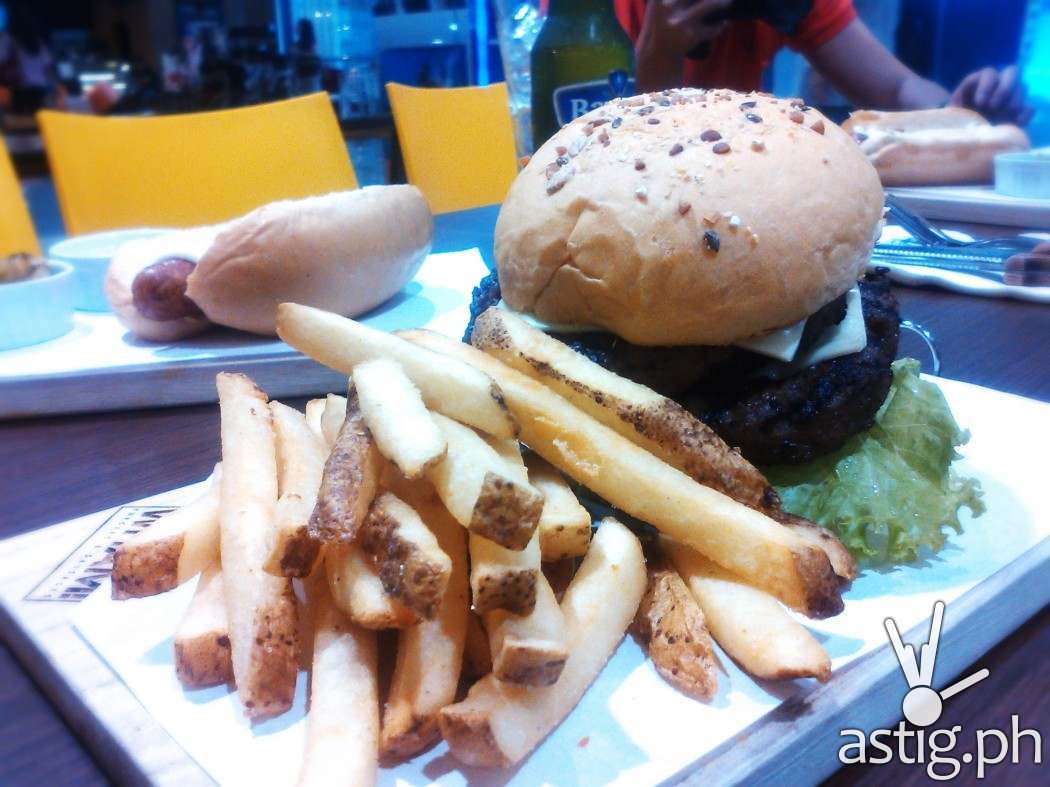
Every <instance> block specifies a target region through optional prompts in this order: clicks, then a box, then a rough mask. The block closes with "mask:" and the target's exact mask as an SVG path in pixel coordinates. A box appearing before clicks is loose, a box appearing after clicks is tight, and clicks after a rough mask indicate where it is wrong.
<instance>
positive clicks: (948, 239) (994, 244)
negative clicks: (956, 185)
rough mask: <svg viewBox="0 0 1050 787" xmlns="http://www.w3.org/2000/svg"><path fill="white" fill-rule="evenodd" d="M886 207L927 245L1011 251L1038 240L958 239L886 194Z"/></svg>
mask: <svg viewBox="0 0 1050 787" xmlns="http://www.w3.org/2000/svg"><path fill="white" fill-rule="evenodd" d="M886 208H887V209H888V211H889V215H890V216H892V217H893V218H894V219H896V221H897V223H898V224H900V225H901V226H902V227H904V229H906V230H907V231H908V232H909V233H911V235H912V236H913V237H914V238H916V239H917V240H919V241H922V242H923V243H925V244H927V245H929V246H953V247H956V248H971V249H976V248H982V247H983V248H989V247H990V248H999V249H1010V250H1011V251H1031V250H1032V249H1034V248H1035V247H1036V246H1037V245H1038V244H1039V242H1040V241H1038V240H1036V239H1034V238H1025V237H1022V236H1021V235H1014V236H1012V237H1003V238H984V239H983V240H959V239H958V238H953V237H952V236H951V235H949V234H948V233H946V232H945V231H944V230H942V229H940V228H938V227H935V226H933V225H932V224H930V222H928V221H926V219H924V218H923V217H922V216H920V215H919V214H917V213H913V212H912V211H911V210H909V209H908V208H906V207H904V205H903V204H902V203H901V202H900V200H898V199H897V198H896V197H894V196H893V195H892V194H887V195H886Z"/></svg>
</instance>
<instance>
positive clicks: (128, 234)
mask: <svg viewBox="0 0 1050 787" xmlns="http://www.w3.org/2000/svg"><path fill="white" fill-rule="evenodd" d="M166 231H167V230H159V229H134V230H113V231H112V232H97V233H94V234H92V235H77V236H76V237H73V238H67V239H66V240H63V241H59V242H58V243H56V244H55V245H54V246H52V247H51V248H50V249H49V250H48V257H49V258H50V259H52V260H57V261H59V262H68V263H69V264H70V265H72V266H73V269H74V270H75V271H76V280H77V300H76V307H77V308H78V309H80V310H81V311H87V312H108V311H112V310H111V309H110V308H109V302H108V301H107V300H106V294H105V292H103V289H102V286H103V283H104V282H105V280H106V270H107V269H108V268H109V261H110V260H111V259H112V258H113V255H114V254H115V253H116V251H117V249H119V248H120V246H121V245H122V244H124V243H127V242H128V241H129V240H138V239H140V238H151V237H153V236H154V235H158V234H160V233H162V232H166Z"/></svg>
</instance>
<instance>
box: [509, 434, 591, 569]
mask: <svg viewBox="0 0 1050 787" xmlns="http://www.w3.org/2000/svg"><path fill="white" fill-rule="evenodd" d="M525 466H526V467H527V468H528V469H529V481H530V482H531V483H532V485H533V486H534V487H536V488H537V489H538V490H540V494H542V495H543V512H542V513H541V514H540V523H539V531H540V554H541V555H542V556H543V562H544V563H547V562H550V561H553V560H563V559H565V558H568V557H581V556H583V555H585V554H587V545H588V544H590V543H591V515H590V514H589V513H588V512H587V509H586V508H584V507H583V506H582V505H580V501H579V500H577V499H576V495H574V494H573V493H572V490H571V489H570V488H569V484H568V483H567V482H566V481H565V478H564V477H562V475H561V473H559V472H558V471H557V470H555V469H554V468H553V467H551V465H550V463H549V462H547V461H546V460H545V459H543V457H541V456H539V455H538V454H534V453H532V452H531V451H530V452H529V453H528V454H527V455H526V457H525Z"/></svg>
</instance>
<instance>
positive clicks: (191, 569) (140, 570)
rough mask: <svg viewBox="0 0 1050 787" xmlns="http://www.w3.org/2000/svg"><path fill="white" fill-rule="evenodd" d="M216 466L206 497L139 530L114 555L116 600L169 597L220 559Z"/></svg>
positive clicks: (203, 495) (217, 476)
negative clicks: (158, 596) (166, 592)
mask: <svg viewBox="0 0 1050 787" xmlns="http://www.w3.org/2000/svg"><path fill="white" fill-rule="evenodd" d="M221 472H222V471H221V466H219V465H216V467H215V471H214V472H213V473H212V476H211V480H210V482H209V483H208V488H207V490H205V492H204V494H202V495H201V496H200V497H198V498H197V499H196V500H193V501H192V502H190V503H187V504H186V505H184V506H182V507H181V508H177V509H175V510H174V511H172V512H171V513H170V514H166V515H165V516H163V517H161V518H160V519H158V520H157V521H156V522H154V523H153V524H152V525H150V526H149V527H148V528H146V529H145V530H140V531H139V532H138V533H136V534H135V535H134V536H132V537H131V538H129V539H128V540H127V541H125V542H124V543H123V544H121V545H120V546H118V547H117V549H116V551H115V552H114V553H113V570H112V573H111V576H112V593H113V598H115V599H125V598H141V597H143V596H153V595H156V594H157V593H164V592H165V591H168V590H171V589H172V588H175V587H177V586H179V585H181V584H182V583H183V582H185V581H186V580H188V579H190V578H192V577H195V576H196V575H197V574H199V573H200V572H201V571H203V570H204V569H205V568H207V567H208V565H209V564H210V563H211V562H212V561H214V560H217V559H218V557H219V478H220V476H221Z"/></svg>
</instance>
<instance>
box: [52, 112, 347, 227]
mask: <svg viewBox="0 0 1050 787" xmlns="http://www.w3.org/2000/svg"><path fill="white" fill-rule="evenodd" d="M37 117H38V119H39V122H40V129H41V132H42V133H43V136H44V144H45V146H46V148H47V157H48V162H49V163H50V166H51V175H52V177H53V178H54V181H55V191H56V192H57V194H58V202H59V206H60V207H61V209H62V218H63V219H64V220H65V224H66V232H68V233H69V234H70V235H79V234H81V233H84V232H96V231H99V230H107V229H115V228H121V227H135V226H173V227H184V226H192V225H196V224H209V223H212V222H217V221H224V220H226V219H230V218H233V217H234V216H239V215H241V214H243V213H246V212H247V211H249V210H251V209H253V208H256V207H258V206H260V205H263V204H265V203H267V202H272V201H274V200H277V199H291V198H296V197H305V196H308V195H311V194H323V193H326V192H329V191H337V190H343V189H353V188H357V177H356V175H355V174H354V168H353V165H352V164H351V162H350V156H349V154H348V153H347V150H346V144H345V142H344V141H343V135H342V132H341V131H340V130H339V123H338V121H337V120H336V116H335V112H333V111H332V105H331V101H330V100H329V98H328V95H327V94H326V93H315V94H313V95H309V96H303V97H300V98H293V99H289V100H287V101H278V102H275V103H272V104H261V105H258V106H253V107H244V108H240V109H227V110H221V111H218V112H200V113H195V114H187V115H164V116H157V117H106V118H100V117H92V116H88V115H74V114H67V113H64V112H51V111H46V110H45V111H42V112H40V113H39V114H38V116H37Z"/></svg>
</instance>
